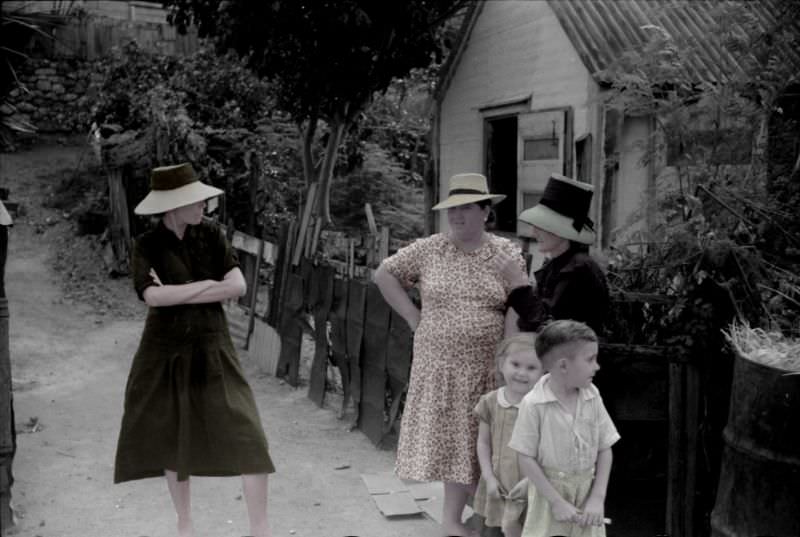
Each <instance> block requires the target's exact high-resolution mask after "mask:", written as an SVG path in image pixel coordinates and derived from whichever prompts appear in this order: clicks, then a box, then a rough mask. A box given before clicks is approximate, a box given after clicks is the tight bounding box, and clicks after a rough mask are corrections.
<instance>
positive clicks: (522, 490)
mask: <svg viewBox="0 0 800 537" xmlns="http://www.w3.org/2000/svg"><path fill="white" fill-rule="evenodd" d="M506 498H507V499H509V500H527V499H528V479H527V478H526V479H523V480H522V481H520V482H519V483H517V484H516V485H514V488H513V489H511V492H509V493H508V496H506Z"/></svg>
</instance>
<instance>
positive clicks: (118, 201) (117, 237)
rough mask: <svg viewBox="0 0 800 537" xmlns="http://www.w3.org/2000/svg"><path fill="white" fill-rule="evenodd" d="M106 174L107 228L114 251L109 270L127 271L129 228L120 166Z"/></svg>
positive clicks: (126, 202)
mask: <svg viewBox="0 0 800 537" xmlns="http://www.w3.org/2000/svg"><path fill="white" fill-rule="evenodd" d="M107 175H108V201H109V206H110V213H109V219H108V220H109V222H108V223H109V230H110V232H111V233H110V238H111V247H112V249H113V252H114V266H113V267H110V271H111V272H116V273H119V274H127V273H128V257H129V255H130V248H129V245H130V242H131V229H130V221H129V220H128V198H127V196H126V195H125V184H124V182H123V178H122V169H121V168H112V169H109V170H108V172H107Z"/></svg>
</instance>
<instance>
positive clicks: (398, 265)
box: [381, 238, 431, 289]
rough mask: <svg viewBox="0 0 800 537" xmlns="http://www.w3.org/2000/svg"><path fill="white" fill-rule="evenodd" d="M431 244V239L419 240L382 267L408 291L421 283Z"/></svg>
mask: <svg viewBox="0 0 800 537" xmlns="http://www.w3.org/2000/svg"><path fill="white" fill-rule="evenodd" d="M430 244H431V243H430V238H425V239H417V240H415V241H414V242H412V243H411V244H409V245H407V246H404V247H403V248H400V249H399V250H398V251H397V252H396V253H395V254H394V255H391V256H389V257H387V258H386V259H384V260H383V262H382V263H381V266H383V267H384V268H385V269H386V270H387V271H389V273H390V274H391V275H392V276H394V277H395V278H397V280H398V281H399V282H400V285H402V286H403V287H404V288H406V289H408V288H410V287H412V286H413V285H414V284H415V283H417V281H419V277H420V274H421V273H422V267H423V265H424V263H425V259H426V258H427V252H428V250H429V248H430Z"/></svg>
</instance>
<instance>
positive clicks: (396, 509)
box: [361, 472, 422, 517]
mask: <svg viewBox="0 0 800 537" xmlns="http://www.w3.org/2000/svg"><path fill="white" fill-rule="evenodd" d="M361 479H362V481H364V485H366V487H367V491H368V492H369V493H370V496H371V497H372V499H373V501H374V502H375V505H377V506H378V509H379V510H380V512H381V513H382V514H383V515H384V516H386V517H393V516H408V515H417V514H420V513H422V510H421V509H420V508H419V506H418V505H417V503H416V502H415V501H414V496H413V495H412V494H411V492H410V491H409V489H408V487H407V486H406V485H405V483H403V482H402V481H401V480H400V479H398V478H397V476H395V475H394V473H392V472H383V473H380V474H361Z"/></svg>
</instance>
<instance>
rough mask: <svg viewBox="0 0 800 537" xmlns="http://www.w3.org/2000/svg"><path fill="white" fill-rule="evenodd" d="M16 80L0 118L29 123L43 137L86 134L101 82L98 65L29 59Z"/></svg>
mask: <svg viewBox="0 0 800 537" xmlns="http://www.w3.org/2000/svg"><path fill="white" fill-rule="evenodd" d="M17 76H18V77H19V81H20V86H19V87H17V88H15V89H14V90H12V91H11V93H10V94H9V99H8V100H7V101H6V102H5V103H4V104H3V105H2V106H0V114H2V115H3V116H5V117H11V118H13V119H15V120H18V121H20V122H23V121H24V122H29V123H31V124H32V125H34V126H35V127H36V128H37V130H38V131H39V132H40V133H43V134H47V133H63V134H80V133H88V132H89V127H90V125H91V106H92V101H93V96H94V95H96V94H97V91H98V89H99V87H100V85H101V84H102V82H103V78H104V75H103V74H102V72H100V69H99V63H98V62H94V61H87V60H79V59H59V60H48V59H38V58H31V59H30V60H28V61H26V62H25V64H24V65H23V66H22V67H21V68H20V71H19V72H18V73H17Z"/></svg>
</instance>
